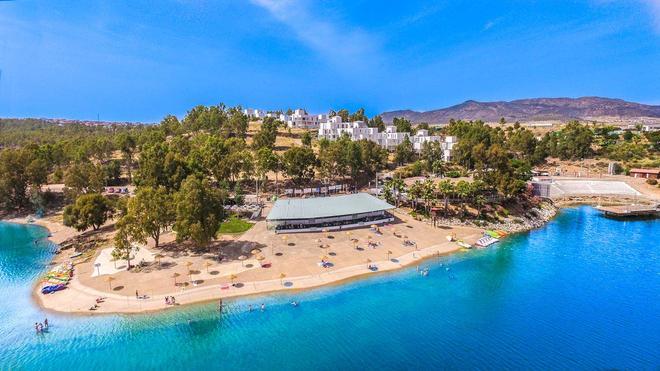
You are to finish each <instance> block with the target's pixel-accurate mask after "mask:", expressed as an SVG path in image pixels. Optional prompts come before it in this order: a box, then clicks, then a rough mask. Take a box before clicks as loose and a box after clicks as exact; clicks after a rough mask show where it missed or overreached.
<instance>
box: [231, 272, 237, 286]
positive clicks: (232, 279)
mask: <svg viewBox="0 0 660 371" xmlns="http://www.w3.org/2000/svg"><path fill="white" fill-rule="evenodd" d="M237 278H238V276H237V275H235V274H231V275H229V280H230V281H231V283H232V285H233V284H234V280H235V279H237Z"/></svg>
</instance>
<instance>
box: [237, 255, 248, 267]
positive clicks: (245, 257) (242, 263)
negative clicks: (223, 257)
mask: <svg viewBox="0 0 660 371" xmlns="http://www.w3.org/2000/svg"><path fill="white" fill-rule="evenodd" d="M245 259H247V256H245V255H241V256H239V257H238V260H240V261H241V266H243V267H244V266H245V263H244V261H245Z"/></svg>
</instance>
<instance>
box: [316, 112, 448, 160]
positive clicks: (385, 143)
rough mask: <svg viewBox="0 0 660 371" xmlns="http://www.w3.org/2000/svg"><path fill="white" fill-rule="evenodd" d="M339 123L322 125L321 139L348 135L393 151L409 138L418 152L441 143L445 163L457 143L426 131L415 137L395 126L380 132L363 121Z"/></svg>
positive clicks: (420, 130) (320, 125) (324, 123)
mask: <svg viewBox="0 0 660 371" xmlns="http://www.w3.org/2000/svg"><path fill="white" fill-rule="evenodd" d="M333 118H334V117H333ZM338 121H339V122H336V121H327V122H323V123H320V124H319V139H321V138H325V139H328V140H337V139H339V138H340V137H341V136H342V135H348V137H349V138H350V139H351V140H362V139H366V140H370V141H372V142H376V143H378V145H380V146H381V147H383V148H386V149H388V150H390V151H391V150H394V149H396V146H398V145H399V144H401V143H402V142H403V141H404V140H405V138H406V137H408V138H409V140H410V142H411V143H412V145H413V148H414V149H415V151H417V152H419V151H421V150H422V148H423V146H424V143H427V142H439V143H440V145H441V147H442V150H443V156H444V159H445V161H449V160H450V159H451V151H452V149H453V147H454V145H455V144H456V142H457V140H456V137H452V136H447V137H440V136H437V135H429V131H428V130H425V129H419V130H417V133H415V135H410V133H401V132H397V131H396V127H395V126H393V125H389V126H386V127H385V131H382V132H379V131H378V128H370V127H368V126H367V124H366V123H365V122H363V121H355V122H341V118H340V119H339V120H338Z"/></svg>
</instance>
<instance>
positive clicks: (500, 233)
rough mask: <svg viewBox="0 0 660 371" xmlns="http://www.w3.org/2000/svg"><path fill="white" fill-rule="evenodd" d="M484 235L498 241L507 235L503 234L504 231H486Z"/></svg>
mask: <svg viewBox="0 0 660 371" xmlns="http://www.w3.org/2000/svg"><path fill="white" fill-rule="evenodd" d="M486 235H488V236H490V237H493V238H498V239H499V238H502V237H505V236H506V235H507V233H506V232H504V231H500V230H497V231H486Z"/></svg>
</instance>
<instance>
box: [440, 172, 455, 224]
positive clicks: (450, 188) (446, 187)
mask: <svg viewBox="0 0 660 371" xmlns="http://www.w3.org/2000/svg"><path fill="white" fill-rule="evenodd" d="M438 192H439V193H440V194H441V195H442V197H444V199H445V216H446V215H447V209H448V207H449V195H450V194H452V193H453V192H454V185H453V184H452V182H450V181H449V179H445V180H443V181H441V182H440V183H438Z"/></svg>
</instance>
